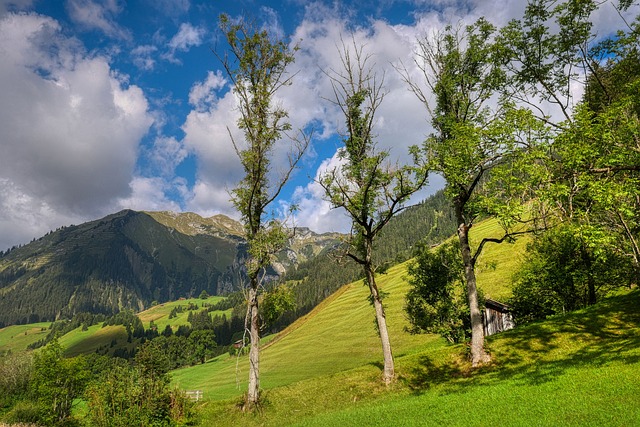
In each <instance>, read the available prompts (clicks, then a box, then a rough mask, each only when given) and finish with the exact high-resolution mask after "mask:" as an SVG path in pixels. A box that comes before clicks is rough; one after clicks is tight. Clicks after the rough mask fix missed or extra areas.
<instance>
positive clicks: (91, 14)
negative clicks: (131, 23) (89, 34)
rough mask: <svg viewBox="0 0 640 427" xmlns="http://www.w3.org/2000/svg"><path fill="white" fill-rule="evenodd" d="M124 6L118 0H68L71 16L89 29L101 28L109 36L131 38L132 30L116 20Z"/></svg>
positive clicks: (77, 22) (68, 9)
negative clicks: (98, 0)
mask: <svg viewBox="0 0 640 427" xmlns="http://www.w3.org/2000/svg"><path fill="white" fill-rule="evenodd" d="M123 8H124V6H123V5H122V4H120V2H119V1H118V0H103V1H100V2H95V1H93V0H67V11H68V12H69V17H70V18H71V19H72V20H73V21H74V22H75V23H76V24H78V25H80V26H81V27H83V28H85V29H87V30H99V31H102V32H103V33H104V34H106V35H107V36H109V37H114V38H117V39H123V40H129V39H131V32H130V31H128V30H127V29H125V28H122V27H121V26H120V25H118V23H117V22H116V19H115V18H116V16H117V15H118V14H120V12H122V10H123Z"/></svg>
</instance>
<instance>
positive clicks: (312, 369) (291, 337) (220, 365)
mask: <svg viewBox="0 0 640 427" xmlns="http://www.w3.org/2000/svg"><path fill="white" fill-rule="evenodd" d="M405 274H406V265H405V264H402V265H398V266H396V267H393V268H391V269H389V271H388V273H387V274H384V275H381V276H380V277H379V283H380V286H381V288H382V289H384V291H386V292H388V293H389V296H388V297H387V299H386V304H387V307H388V308H387V320H388V323H389V330H390V335H391V344H392V346H393V348H394V351H395V352H396V353H397V354H401V353H411V352H415V351H419V350H422V349H425V348H428V347H430V346H432V345H433V343H434V342H438V343H439V342H440V339H439V338H437V337H431V338H429V339H427V340H425V337H421V336H416V335H410V334H407V333H403V332H402V331H403V329H404V327H405V326H407V321H406V320H405V317H404V314H403V298H404V294H405V293H406V289H407V284H406V282H405V281H404V280H402V276H403V275H405ZM367 295H368V289H367V288H366V287H365V286H364V285H363V284H362V281H359V282H355V283H352V284H349V285H347V286H345V287H343V288H341V290H340V291H338V292H337V293H336V294H334V295H333V296H331V297H329V298H328V299H327V300H325V301H324V302H323V303H321V304H320V305H319V306H318V307H316V308H315V309H314V310H313V311H312V312H310V313H309V314H307V315H306V316H304V317H302V318H300V319H298V320H297V321H296V322H294V324H293V325H291V326H290V327H289V328H287V329H286V330H285V331H283V332H282V333H280V334H279V335H278V336H277V337H275V338H274V339H273V340H272V342H271V343H270V344H268V345H265V346H264V348H263V350H262V353H261V368H260V369H261V385H262V387H263V388H265V389H270V388H274V387H281V386H284V385H288V384H292V383H294V382H297V381H302V380H306V379H309V378H314V377H318V376H322V375H329V374H333V373H336V372H340V371H344V370H349V369H353V368H356V367H359V366H362V365H366V364H377V363H379V362H380V361H381V360H382V351H381V347H380V342H379V338H378V337H377V333H376V331H375V327H374V312H373V307H371V306H370V305H369V302H368V300H367ZM236 366H237V368H238V374H237V375H236ZM173 377H174V382H175V383H176V384H178V385H179V386H180V387H182V388H185V389H199V390H203V391H204V394H205V397H206V398H207V399H210V400H221V399H228V398H232V397H234V396H238V395H239V394H241V393H242V392H241V391H239V390H242V389H244V388H246V380H247V378H246V377H248V360H247V358H246V357H241V358H240V359H237V358H236V357H231V356H228V355H223V356H220V357H218V358H217V359H214V360H212V361H210V362H208V363H206V364H204V365H198V366H194V367H189V368H185V369H181V370H178V371H175V372H174V373H173ZM238 384H239V386H240V389H239V388H238V387H237V386H238Z"/></svg>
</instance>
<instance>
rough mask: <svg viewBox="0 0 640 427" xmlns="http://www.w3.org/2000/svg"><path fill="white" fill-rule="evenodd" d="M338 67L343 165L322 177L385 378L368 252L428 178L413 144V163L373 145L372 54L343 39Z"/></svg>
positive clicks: (334, 77)
mask: <svg viewBox="0 0 640 427" xmlns="http://www.w3.org/2000/svg"><path fill="white" fill-rule="evenodd" d="M339 54H340V59H341V65H342V69H341V70H339V71H335V70H332V72H331V73H327V75H328V77H329V78H330V79H331V83H332V87H333V94H334V99H333V100H332V102H333V103H334V104H335V105H336V106H338V107H339V108H340V110H341V111H342V113H343V114H344V118H345V121H346V131H345V132H344V135H343V142H344V147H342V148H341V149H340V151H339V157H340V159H341V161H342V164H341V166H338V167H336V168H334V169H333V170H330V171H328V172H327V173H326V174H325V175H324V176H322V178H321V180H320V184H321V185H322V187H323V188H324V190H325V194H326V196H327V198H328V199H329V200H330V201H331V204H332V205H333V207H336V208H344V209H345V210H346V211H347V213H348V214H349V216H350V217H351V220H352V228H351V236H350V239H349V240H348V242H347V243H348V248H347V252H346V256H348V257H349V258H351V259H353V260H354V261H355V262H356V263H358V264H360V265H361V266H362V268H363V270H364V273H365V283H366V284H367V285H368V287H369V291H370V298H371V302H372V304H373V306H374V308H375V313H376V324H377V329H378V332H379V335H380V340H381V343H382V352H383V356H384V381H385V383H386V384H389V383H390V382H391V381H392V380H393V379H394V376H395V371H394V362H393V354H392V351H391V343H390V340H389V333H388V330H387V321H386V316H385V311H384V306H383V303H382V296H381V293H380V290H379V289H378V286H377V284H376V279H375V273H376V266H375V265H374V262H373V259H372V254H373V248H374V241H375V238H376V236H377V235H378V233H379V232H380V231H381V230H382V228H383V227H384V226H385V225H386V224H387V223H388V222H389V220H390V219H391V218H392V217H393V216H394V215H395V214H396V213H398V212H399V211H401V210H402V209H403V207H404V203H405V202H406V201H407V200H408V198H409V197H410V196H411V195H412V194H414V193H415V192H416V191H418V190H419V189H420V188H421V187H422V186H423V185H424V184H425V182H426V180H427V169H426V168H425V165H424V164H423V163H421V162H420V160H421V157H420V155H419V154H420V153H419V150H418V149H417V147H412V148H411V155H412V157H413V165H411V166H408V165H404V166H399V165H393V164H390V163H389V162H388V161H387V159H388V157H389V151H388V150H381V149H378V148H377V147H376V142H375V135H374V133H373V128H374V126H375V115H376V112H377V110H378V108H379V107H380V104H381V103H382V100H383V99H384V95H385V92H384V76H382V77H380V76H378V75H377V74H375V73H374V71H373V65H374V64H373V63H372V57H371V56H370V55H367V54H365V53H364V51H363V47H362V46H357V44H356V43H355V41H353V44H352V46H347V45H345V43H344V42H343V43H342V47H341V49H339Z"/></svg>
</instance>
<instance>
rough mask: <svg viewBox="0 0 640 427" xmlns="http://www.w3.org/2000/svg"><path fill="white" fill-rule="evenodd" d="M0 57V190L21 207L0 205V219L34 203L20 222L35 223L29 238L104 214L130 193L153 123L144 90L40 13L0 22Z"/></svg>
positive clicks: (25, 228)
mask: <svg viewBox="0 0 640 427" xmlns="http://www.w3.org/2000/svg"><path fill="white" fill-rule="evenodd" d="M0 50H1V51H2V52H3V61H1V62H0V91H2V93H3V97H2V98H1V99H0V140H2V144H3V154H2V156H0V186H2V187H3V188H2V190H1V191H3V192H5V193H7V194H10V195H12V198H13V199H16V198H17V199H19V200H22V201H23V203H22V204H17V205H13V204H6V203H3V204H2V211H0V218H1V219H0V220H4V221H7V218H12V217H15V215H16V214H17V213H18V212H20V210H22V208H24V206H26V205H32V206H33V212H34V216H27V217H25V219H24V221H28V222H31V221H33V224H32V225H31V226H24V227H22V228H21V230H22V232H23V233H24V236H25V237H28V236H30V235H29V234H28V233H29V232H30V230H33V229H39V230H41V232H42V233H44V232H46V231H47V230H48V229H50V228H53V227H52V225H53V222H54V221H60V220H61V219H62V218H68V219H69V220H72V219H73V220H75V219H77V218H92V217H95V216H97V215H102V214H105V213H109V211H110V209H111V208H112V207H111V208H110V207H109V204H110V203H111V202H112V201H114V200H117V199H119V198H122V197H125V196H126V195H128V194H129V193H130V191H131V190H130V186H129V183H130V181H131V176H132V173H133V170H134V168H135V163H136V159H137V150H138V143H139V141H140V139H141V138H142V137H143V136H144V135H145V133H146V132H147V130H148V129H149V127H150V126H151V124H152V118H151V116H150V115H149V113H148V111H147V101H146V98H145V96H144V94H143V92H142V90H141V89H140V88H138V87H137V86H133V85H127V84H126V82H125V81H124V79H123V77H122V76H119V75H118V74H116V73H114V72H113V71H112V70H111V69H110V66H109V64H108V63H107V62H106V60H105V59H103V58H100V57H91V56H87V55H86V54H85V53H83V51H82V49H81V46H80V45H79V44H78V42H77V41H75V40H73V39H68V38H65V37H64V36H62V35H61V31H60V27H59V25H58V23H57V22H56V21H54V20H53V19H50V18H46V17H43V16H38V15H14V14H8V15H6V16H5V17H4V18H3V19H2V20H0ZM20 206H22V208H20ZM19 209H20V210H19ZM47 212H53V214H51V215H49V214H47ZM38 215H42V216H47V217H48V218H49V219H48V220H44V221H42V222H39V219H38ZM41 219H42V218H40V220H41ZM65 222H66V223H68V222H69V221H65ZM59 225H61V224H58V226H59ZM32 237H33V236H32ZM3 238H5V237H4V235H3ZM2 244H4V245H7V244H13V242H12V241H9V240H7V241H3V242H0V245H2Z"/></svg>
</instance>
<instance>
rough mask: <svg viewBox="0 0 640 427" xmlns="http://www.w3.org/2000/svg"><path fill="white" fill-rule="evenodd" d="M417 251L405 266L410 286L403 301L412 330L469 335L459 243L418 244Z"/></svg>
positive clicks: (454, 338) (453, 338)
mask: <svg viewBox="0 0 640 427" xmlns="http://www.w3.org/2000/svg"><path fill="white" fill-rule="evenodd" d="M416 254H417V256H416V258H415V261H414V262H412V263H410V264H409V267H408V274H409V284H410V286H411V288H410V289H409V291H408V292H407V296H406V304H405V311H406V313H407V316H408V318H409V322H410V323H411V329H410V330H411V332H413V333H418V332H426V333H435V334H439V335H441V336H442V337H444V338H446V339H447V340H448V341H449V342H452V343H459V342H463V341H464V340H466V339H467V338H469V337H470V336H471V323H470V320H469V319H470V318H469V304H468V302H467V300H466V294H465V291H464V290H465V287H464V271H463V266H462V261H461V259H460V245H459V244H457V243H451V242H448V243H443V244H442V245H440V246H438V247H437V248H434V249H430V248H429V247H427V246H424V245H420V246H419V247H418V249H417V251H416Z"/></svg>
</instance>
